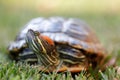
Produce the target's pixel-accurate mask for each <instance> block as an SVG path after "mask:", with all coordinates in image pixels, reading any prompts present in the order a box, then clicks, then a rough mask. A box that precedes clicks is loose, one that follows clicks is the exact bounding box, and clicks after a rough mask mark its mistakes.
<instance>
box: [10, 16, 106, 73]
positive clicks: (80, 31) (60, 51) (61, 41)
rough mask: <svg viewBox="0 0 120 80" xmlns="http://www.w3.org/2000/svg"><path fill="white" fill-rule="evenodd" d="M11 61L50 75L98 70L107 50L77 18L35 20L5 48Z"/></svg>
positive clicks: (88, 27) (102, 63)
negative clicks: (36, 65)
mask: <svg viewBox="0 0 120 80" xmlns="http://www.w3.org/2000/svg"><path fill="white" fill-rule="evenodd" d="M8 51H9V54H10V56H11V58H12V59H13V60H16V61H21V62H28V63H30V64H34V63H35V64H38V65H40V69H41V70H43V69H45V68H46V70H45V71H49V72H52V71H54V70H57V72H64V71H70V72H80V71H82V70H88V68H89V67H92V68H98V66H99V68H101V66H102V65H104V61H105V58H106V51H105V49H104V47H103V46H102V44H101V43H100V41H99V39H98V37H97V36H96V34H95V32H94V31H93V30H92V29H91V28H90V26H89V25H88V24H87V23H85V22H84V21H82V20H80V19H78V18H63V17H48V18H44V17H38V18H34V19H32V20H31V21H29V22H28V23H27V24H26V25H25V26H24V27H23V29H22V30H21V31H20V32H19V34H18V35H17V37H16V39H15V40H14V41H13V42H12V43H10V45H9V46H8Z"/></svg>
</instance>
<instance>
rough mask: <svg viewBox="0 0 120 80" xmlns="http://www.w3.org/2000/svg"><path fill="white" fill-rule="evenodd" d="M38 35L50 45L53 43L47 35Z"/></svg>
mask: <svg viewBox="0 0 120 80" xmlns="http://www.w3.org/2000/svg"><path fill="white" fill-rule="evenodd" d="M40 37H42V38H43V39H44V40H46V41H47V42H48V43H50V44H51V45H54V42H53V40H52V39H50V38H49V37H48V36H45V35H40Z"/></svg>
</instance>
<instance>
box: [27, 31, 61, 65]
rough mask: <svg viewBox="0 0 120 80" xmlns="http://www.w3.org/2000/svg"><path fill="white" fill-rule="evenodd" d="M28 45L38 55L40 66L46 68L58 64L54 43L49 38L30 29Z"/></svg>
mask: <svg viewBox="0 0 120 80" xmlns="http://www.w3.org/2000/svg"><path fill="white" fill-rule="evenodd" d="M26 43H27V45H28V47H29V48H30V49H31V50H32V51H33V52H34V53H35V54H36V56H37V58H38V62H39V63H40V64H42V65H44V66H48V65H57V64H58V62H59V61H58V53H57V52H56V49H55V45H54V42H53V41H52V40H51V39H50V38H49V37H47V36H43V35H41V34H40V33H39V32H38V31H33V30H31V29H29V30H28V32H27V34H26Z"/></svg>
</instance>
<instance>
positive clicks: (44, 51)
mask: <svg viewBox="0 0 120 80" xmlns="http://www.w3.org/2000/svg"><path fill="white" fill-rule="evenodd" d="M36 38H37V40H38V42H39V43H40V44H41V47H42V49H43V51H42V52H43V53H47V52H46V50H45V48H44V46H43V45H42V42H41V41H40V39H39V38H38V36H37V37H36Z"/></svg>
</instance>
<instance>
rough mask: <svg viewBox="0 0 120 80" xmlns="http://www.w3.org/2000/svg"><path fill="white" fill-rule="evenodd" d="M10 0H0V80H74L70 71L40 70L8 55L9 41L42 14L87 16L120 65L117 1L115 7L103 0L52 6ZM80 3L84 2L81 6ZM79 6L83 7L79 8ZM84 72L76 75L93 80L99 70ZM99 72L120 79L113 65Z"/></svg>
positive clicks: (102, 76) (104, 77)
mask: <svg viewBox="0 0 120 80" xmlns="http://www.w3.org/2000/svg"><path fill="white" fill-rule="evenodd" d="M8 1H9V3H6V1H4V0H1V1H0V33H1V34H0V80H39V79H43V80H54V79H56V80H70V79H71V80H72V78H73V77H72V76H71V73H69V72H67V73H66V74H64V73H59V74H54V73H49V74H45V73H40V72H39V71H38V70H37V69H36V68H34V67H32V66H29V65H27V64H22V63H15V62H13V61H11V60H10V59H9V58H8V51H7V46H8V45H9V43H10V42H11V41H13V40H14V39H15V36H16V35H17V34H18V32H19V31H20V29H21V28H22V26H24V25H25V24H26V23H27V22H28V21H29V20H31V19H32V18H36V17H40V16H42V17H49V16H63V17H76V18H80V19H82V20H84V21H85V22H86V23H88V24H89V25H90V26H91V28H92V29H93V30H94V32H95V33H96V34H97V36H98V37H99V39H100V41H101V43H102V44H103V46H104V47H105V48H106V50H107V52H108V53H111V55H113V56H117V62H116V63H117V65H118V66H119V65H120V59H119V56H120V48H119V46H120V35H119V33H120V15H119V5H118V3H117V2H115V3H114V4H113V5H115V4H117V5H115V6H114V7H116V8H115V10H114V9H113V8H114V7H113V8H112V9H110V6H109V5H111V3H112V2H110V4H109V5H106V3H105V2H104V1H103V2H104V5H101V4H102V3H101V4H100V5H101V6H102V7H99V6H97V5H96V4H95V3H97V4H98V2H96V1H95V2H94V3H91V4H88V3H90V2H88V3H87V4H85V2H84V1H83V2H81V1H80V2H81V3H77V4H76V3H75V2H72V0H70V2H69V3H67V2H66V1H65V2H64V1H63V0H61V1H58V2H57V1H56V2H55V3H56V4H57V3H59V4H57V5H56V6H55V5H54V4H53V6H51V5H48V4H49V3H48V2H47V3H46V2H44V1H43V2H41V3H40V4H42V6H39V4H38V3H37V2H36V3H34V4H32V3H33V0H30V3H28V4H26V3H25V2H26V1H22V2H20V1H19V2H16V1H15V0H8ZM46 1H47V0H46ZM86 1H88V0H86ZM105 1H106V0H105ZM111 1H112V0H111ZM63 2H64V4H63ZM18 3H19V4H18ZM82 3H84V5H83V4H82ZM51 4H52V3H51ZM80 4H82V5H81V6H79V5H80ZM35 5H37V6H35ZM90 5H93V6H92V9H90V8H89V7H90ZM49 7H50V8H49ZM78 7H82V8H80V10H79V8H78ZM108 8H109V9H108ZM72 10H73V11H72ZM112 10H113V11H112ZM84 74H85V72H81V73H79V74H78V75H75V78H76V79H77V80H86V79H88V80H93V79H94V75H96V73H94V72H91V74H92V75H90V77H89V78H88V77H86V75H84ZM97 74H98V77H99V78H100V79H101V80H113V79H115V78H116V79H118V80H119V79H120V74H117V73H116V71H115V69H113V68H108V69H107V70H106V71H105V72H98V73H97Z"/></svg>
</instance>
